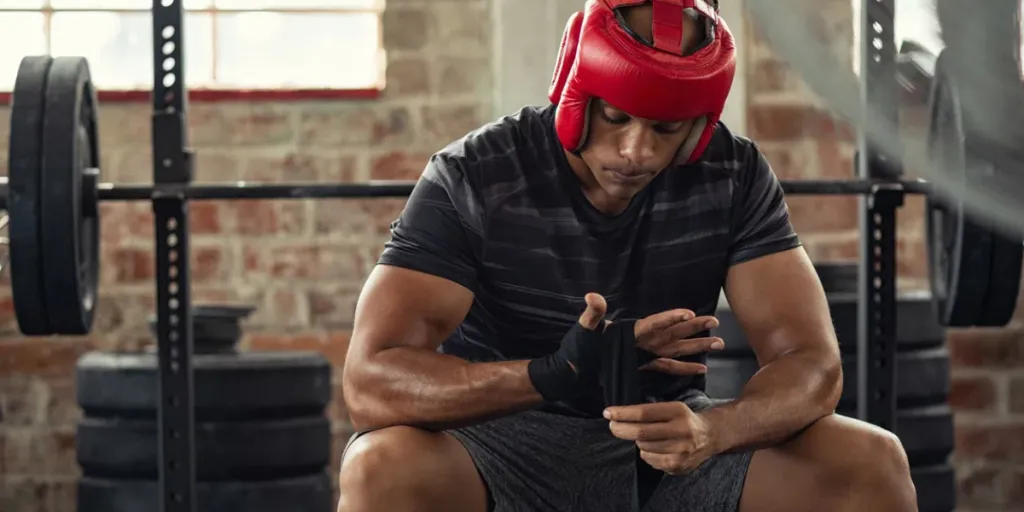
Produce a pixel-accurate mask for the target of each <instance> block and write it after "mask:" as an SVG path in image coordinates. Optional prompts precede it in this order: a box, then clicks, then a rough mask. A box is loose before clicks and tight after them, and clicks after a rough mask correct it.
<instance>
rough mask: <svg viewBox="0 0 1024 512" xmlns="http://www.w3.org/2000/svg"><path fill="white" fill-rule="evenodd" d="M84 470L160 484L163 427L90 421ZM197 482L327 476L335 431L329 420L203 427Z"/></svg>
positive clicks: (83, 432)
mask: <svg viewBox="0 0 1024 512" xmlns="http://www.w3.org/2000/svg"><path fill="white" fill-rule="evenodd" d="M75 440H76V445H77V446H76V448H77V453H78V464H79V465H80V466H81V467H82V472H83V473H84V474H86V475H88V476H95V477H100V478H129V479H156V478H157V475H158V470H159V465H160V463H159V450H158V448H159V444H158V440H157V426H156V422H155V421H151V420H137V419H130V420H121V419H99V418H85V419H83V420H82V421H81V422H80V423H79V425H78V435H77V436H76V438H75ZM195 443H196V444H195V447H196V448H195V450H196V452H195V453H196V478H197V479H199V480H203V481H211V480H254V479H260V480H264V479H269V478H288V477H293V476H298V475H304V474H309V473H314V472H317V471H321V470H323V469H324V468H325V467H326V466H327V465H328V464H329V462H330V461H329V460H328V457H329V455H330V453H331V425H330V422H329V421H328V420H327V418H325V417H323V416H313V417H307V418H295V419H285V420H271V421H262V422H240V421H234V422H198V423H196V426H195Z"/></svg>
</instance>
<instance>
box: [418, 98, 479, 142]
mask: <svg viewBox="0 0 1024 512" xmlns="http://www.w3.org/2000/svg"><path fill="white" fill-rule="evenodd" d="M483 116H484V113H483V109H482V108H480V107H479V106H478V105H434V106H426V107H423V128H424V135H427V136H428V137H429V139H428V140H431V141H444V142H443V144H447V143H448V142H451V141H454V140H457V139H459V138H462V137H463V136H465V135H466V134H467V133H469V132H471V131H473V130H475V129H477V128H479V127H480V126H481V125H482V124H483V123H484V117H483Z"/></svg>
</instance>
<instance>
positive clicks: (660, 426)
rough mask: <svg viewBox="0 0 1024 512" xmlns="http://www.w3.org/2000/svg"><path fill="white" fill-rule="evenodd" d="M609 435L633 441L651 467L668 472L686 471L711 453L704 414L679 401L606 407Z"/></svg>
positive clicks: (681, 472)
mask: <svg viewBox="0 0 1024 512" xmlns="http://www.w3.org/2000/svg"><path fill="white" fill-rule="evenodd" d="M604 417H605V419H607V420H610V424H609V428H610V429H611V431H612V435H614V436H615V437H617V438H619V439H624V440H626V441H633V442H635V443H636V445H637V447H638V448H640V456H641V457H642V458H643V459H644V460H645V461H647V463H648V464H650V465H651V466H652V467H654V468H656V469H660V470H662V471H664V472H666V473H668V474H671V475H682V474H686V473H690V472H692V471H693V470H695V469H697V468H698V467H700V465H701V464H703V463H704V461H706V460H708V459H709V458H711V457H712V456H713V455H715V448H714V446H713V445H714V443H713V439H712V436H713V435H714V432H713V430H712V428H711V425H709V424H708V421H707V419H706V418H704V417H702V416H701V415H699V414H697V413H695V412H693V411H692V410H690V408H689V407H687V406H686V404H684V403H683V402H661V403H653V404H639V405H625V406H615V407H608V408H606V409H605V412H604Z"/></svg>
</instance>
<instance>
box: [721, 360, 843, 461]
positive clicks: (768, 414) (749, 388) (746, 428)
mask: <svg viewBox="0 0 1024 512" xmlns="http://www.w3.org/2000/svg"><path fill="white" fill-rule="evenodd" d="M842 381H843V375H842V364H841V363H840V361H839V359H838V358H837V357H835V356H834V355H832V354H829V353H825V352H812V351H793V352H790V353H788V354H785V355H783V356H780V357H779V358H778V359H776V360H774V361H772V362H771V363H769V364H767V365H765V366H764V368H761V370H760V371H758V372H757V373H756V374H755V375H754V376H753V377H752V378H751V379H750V381H749V382H747V385H746V386H744V388H743V392H742V393H741V394H740V396H739V397H737V398H736V400H733V401H732V402H730V403H728V404H726V405H722V406H720V407H716V408H713V409H710V410H707V411H705V412H704V413H703V416H705V417H706V418H707V419H708V421H709V422H710V424H711V427H712V428H713V429H714V430H715V433H714V436H715V443H716V444H717V448H718V451H720V452H737V451H745V450H752V449H759V448H764V447H768V446H773V445H775V444H778V443H780V442H782V441H785V440H786V439H788V438H789V437H790V436H792V435H793V434H795V433H796V432H798V431H799V430H800V429H802V428H804V427H806V426H808V425H810V424H811V423H813V422H814V421H816V420H818V419H820V418H822V417H824V416H826V415H828V414H830V413H832V411H833V410H834V408H835V406H836V403H837V402H838V401H839V395H840V394H841V393H842Z"/></svg>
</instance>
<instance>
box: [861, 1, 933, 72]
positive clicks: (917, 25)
mask: <svg viewBox="0 0 1024 512" xmlns="http://www.w3.org/2000/svg"><path fill="white" fill-rule="evenodd" d="M933 1H934V0H896V1H895V7H896V9H895V11H896V12H895V16H896V19H895V20H894V23H893V25H894V27H893V29H894V33H893V36H894V37H895V39H896V48H895V50H896V51H899V49H900V45H902V44H903V42H904V41H914V42H916V43H918V44H920V45H922V46H924V47H925V48H926V49H928V51H930V52H933V53H935V55H938V54H939V52H940V51H942V48H943V44H942V38H941V37H940V36H939V25H938V20H937V19H936V17H935V8H934V6H933ZM863 3H864V2H863V0H853V1H852V5H853V67H854V70H856V71H857V72H858V73H860V50H861V48H860V37H861V33H860V28H861V26H860V23H861V22H860V16H861V14H860V13H861V9H862V7H863Z"/></svg>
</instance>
